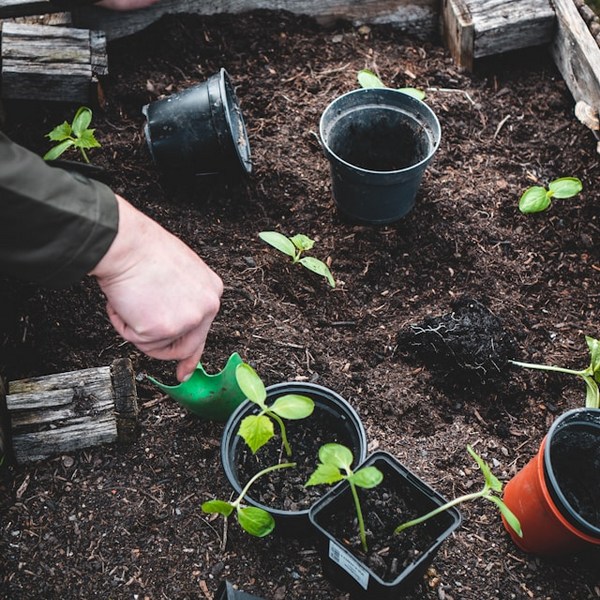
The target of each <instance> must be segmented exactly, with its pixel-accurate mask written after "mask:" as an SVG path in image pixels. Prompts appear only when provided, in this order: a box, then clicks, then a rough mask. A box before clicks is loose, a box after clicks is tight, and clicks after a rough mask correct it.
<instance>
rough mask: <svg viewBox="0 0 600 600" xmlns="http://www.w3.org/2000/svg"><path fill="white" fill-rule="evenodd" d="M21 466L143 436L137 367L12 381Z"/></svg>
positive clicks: (124, 364)
mask: <svg viewBox="0 0 600 600" xmlns="http://www.w3.org/2000/svg"><path fill="white" fill-rule="evenodd" d="M6 407H7V412H8V414H9V415H10V420H11V422H12V428H11V432H12V448H13V450H14V454H15V457H16V460H17V461H18V462H31V461H34V460H39V459H41V458H47V457H49V456H52V455H53V454H56V453H64V452H71V451H73V450H80V449H83V448H87V447H89V446H93V445H96V444H105V443H114V442H116V441H119V442H125V443H128V442H131V441H133V440H134V439H135V438H136V437H137V433H138V423H137V417H138V406H137V393H136V388H135V377H134V373H133V367H132V365H131V361H130V360H129V359H119V360H116V361H114V362H113V364H112V365H110V366H108V367H97V368H91V369H82V370H80V371H69V372H66V373H58V374H54V375H45V376H42V377H33V378H28V379H21V380H17V381H11V382H10V383H9V385H8V394H7V395H6Z"/></svg>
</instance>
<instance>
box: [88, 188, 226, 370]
mask: <svg viewBox="0 0 600 600" xmlns="http://www.w3.org/2000/svg"><path fill="white" fill-rule="evenodd" d="M117 200H118V203H119V230H118V233H117V236H116V237H115V239H114V241H113V243H112V245H111V246H110V248H109V250H108V252H107V253H106V254H105V255H104V257H103V258H102V259H101V260H100V262H99V263H98V265H96V267H95V268H94V270H93V271H92V272H91V273H90V275H93V276H95V277H96V278H97V280H98V283H99V285H100V288H101V289H102V291H103V292H104V294H105V295H106V298H107V305H106V310H107V313H108V316H109V318H110V321H111V323H112V325H113V327H114V328H115V329H116V331H117V332H118V333H119V335H121V336H122V337H123V338H124V339H125V340H127V341H129V342H131V343H132V344H134V345H135V346H136V347H137V348H139V350H141V351H142V352H144V354H147V355H148V356H151V357H152V358H158V359H162V360H177V361H179V364H178V365H177V379H178V380H179V381H184V380H185V379H186V378H187V377H188V376H189V375H191V374H192V373H193V372H194V369H195V368H196V365H197V364H198V362H199V360H200V356H201V355H202V352H203V350H204V344H205V342H206V336H207V335H208V330H209V328H210V325H211V323H212V321H213V319H214V318H215V316H216V315H217V312H218V311H219V306H220V298H221V294H222V292H223V283H222V282H221V279H220V278H219V277H218V275H216V273H214V272H213V271H212V270H211V269H210V268H209V267H208V266H207V265H206V264H205V263H204V261H203V260H202V259H201V258H200V257H199V256H198V255H197V254H196V253H195V252H194V251H193V250H191V249H190V248H189V247H188V246H186V245H185V244H184V243H183V242H182V241H181V240H180V239H179V238H177V237H175V236H174V235H172V234H171V233H169V232H168V231H166V230H165V229H163V228H162V227H161V226H160V225H159V224H158V223H156V222H155V221H153V220H152V219H150V218H149V217H147V216H145V215H144V214H143V213H141V212H139V211H138V210H136V209H135V208H134V207H133V206H131V204H129V203H128V202H127V201H125V200H124V199H123V198H121V197H120V196H117Z"/></svg>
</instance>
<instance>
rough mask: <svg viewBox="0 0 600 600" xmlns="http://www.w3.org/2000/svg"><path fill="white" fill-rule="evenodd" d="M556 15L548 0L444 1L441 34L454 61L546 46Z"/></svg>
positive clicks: (468, 61) (468, 64)
mask: <svg viewBox="0 0 600 600" xmlns="http://www.w3.org/2000/svg"><path fill="white" fill-rule="evenodd" d="M554 28H555V15H554V10H553V8H552V6H551V5H550V2H549V0H443V4H442V31H443V33H444V39H445V42H446V45H447V46H448V48H449V50H450V52H451V53H452V55H453V58H454V59H455V61H456V62H457V63H458V64H459V65H460V66H463V67H465V68H467V69H472V68H473V64H474V61H475V59H477V58H483V57H485V56H492V55H494V54H500V53H503V52H509V51H511V50H519V49H521V48H528V47H531V46H539V45H543V44H547V43H549V42H550V41H551V40H552V37H553V35H554Z"/></svg>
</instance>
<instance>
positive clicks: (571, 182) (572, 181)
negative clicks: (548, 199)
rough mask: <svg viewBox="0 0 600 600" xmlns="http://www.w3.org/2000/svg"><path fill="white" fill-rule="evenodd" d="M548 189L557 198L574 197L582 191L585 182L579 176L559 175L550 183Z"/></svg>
mask: <svg viewBox="0 0 600 600" xmlns="http://www.w3.org/2000/svg"><path fill="white" fill-rule="evenodd" d="M548 189H549V190H550V191H551V192H552V195H553V196H554V197H555V198H572V197H573V196H576V195H577V194H579V192H581V190H582V189H583V184H582V183H581V181H580V180H579V179H577V177H559V178H558V179H555V180H554V181H551V182H550V183H549V185H548Z"/></svg>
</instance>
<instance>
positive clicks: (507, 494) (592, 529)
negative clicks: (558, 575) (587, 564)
mask: <svg viewBox="0 0 600 600" xmlns="http://www.w3.org/2000/svg"><path fill="white" fill-rule="evenodd" d="M590 415H591V416H590ZM582 419H583V420H582ZM575 424H576V425H578V426H580V427H581V426H583V427H586V426H589V427H591V428H592V429H593V430H594V432H595V433H596V431H597V436H598V440H599V442H600V410H596V409H575V410H572V411H568V412H567V413H564V414H563V415H561V417H559V419H557V420H556V421H555V423H554V424H553V425H552V427H551V428H550V431H549V432H548V435H547V436H546V437H545V438H544V440H543V441H542V443H541V445H540V449H539V452H538V453H537V455H536V456H534V457H533V458H532V459H531V460H530V461H529V463H528V464H527V465H525V467H524V468H523V469H522V470H521V471H520V472H519V473H517V475H515V477H513V478H512V479H511V480H510V481H509V482H508V484H507V485H506V487H505V489H504V502H505V503H506V505H507V506H508V507H509V508H510V510H511V511H512V512H513V513H514V514H515V515H516V517H517V518H518V519H519V521H520V523H521V527H522V530H523V537H522V538H520V537H519V536H518V535H517V534H516V533H515V532H514V531H513V530H512V529H511V528H510V527H509V526H508V525H507V523H506V521H504V527H505V529H506V530H507V531H508V533H509V534H510V536H511V537H512V539H513V541H514V542H515V544H516V545H517V546H519V548H521V549H522V550H524V551H525V552H530V553H533V554H539V555H545V556H557V555H561V554H569V553H572V552H578V551H580V550H584V549H586V548H588V547H590V545H591V544H600V529H599V528H598V527H596V526H594V525H592V524H590V523H588V522H587V521H585V520H584V519H583V518H582V517H581V516H580V515H578V514H577V512H576V511H575V509H574V508H573V507H572V506H571V505H570V504H569V502H568V501H567V500H566V498H565V495H564V494H563V491H562V490H561V489H560V487H559V486H558V483H557V481H556V477H555V475H554V471H553V468H552V460H551V459H552V453H551V448H552V443H553V441H554V438H555V435H556V434H557V433H558V432H559V431H561V430H563V429H564V428H565V427H569V426H574V425H575Z"/></svg>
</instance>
